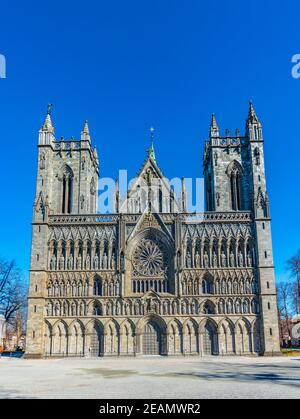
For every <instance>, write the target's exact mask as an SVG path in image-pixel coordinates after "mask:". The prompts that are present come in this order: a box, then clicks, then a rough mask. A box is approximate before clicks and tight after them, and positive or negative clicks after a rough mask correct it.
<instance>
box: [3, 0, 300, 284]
mask: <svg viewBox="0 0 300 419" xmlns="http://www.w3.org/2000/svg"><path fill="white" fill-rule="evenodd" d="M0 13H1V14H0V54H3V55H5V57H6V63H7V78H6V79H0V139H1V165H0V171H1V178H2V190H1V206H0V211H1V240H0V255H1V256H2V257H5V258H15V259H16V260H17V262H18V263H19V265H20V266H21V267H23V268H24V269H28V266H29V252H30V234H31V228H30V221H31V214H32V204H33V198H34V190H35V176H36V156H37V149H36V144H37V135H38V129H39V128H40V126H41V124H42V122H43V119H44V116H45V112H46V106H47V103H48V102H51V103H53V104H54V108H53V113H52V120H53V122H54V125H55V131H56V136H57V137H60V136H62V135H63V136H65V137H70V136H74V137H75V138H76V137H79V134H80V131H81V129H82V126H83V122H84V120H85V119H86V118H87V119H88V120H89V125H90V130H91V134H92V137H93V141H94V143H95V144H96V145H97V149H98V153H99V158H100V161H101V175H102V176H111V177H116V176H117V174H118V170H119V169H126V168H127V169H128V170H129V173H130V174H132V175H135V174H136V172H137V171H138V169H139V168H140V166H141V164H142V162H143V159H144V157H145V149H146V148H147V147H148V145H149V132H148V129H149V127H150V126H151V125H154V126H155V127H156V137H157V140H156V143H155V150H156V157H157V160H158V163H159V166H160V167H161V169H162V170H163V172H164V174H165V175H166V176H167V177H169V178H172V177H175V176H186V177H201V176H202V151H203V145H204V139H205V138H206V137H207V134H208V128H209V123H210V118H211V113H212V112H214V113H215V114H216V117H217V121H218V124H219V127H220V129H221V131H222V132H224V131H225V129H226V128H229V129H230V130H231V131H232V132H233V131H234V129H235V128H236V127H239V128H240V129H241V130H242V131H244V126H245V118H246V116H247V111H248V101H249V99H250V98H252V100H253V102H254V105H255V109H256V112H257V114H258V115H259V117H260V119H261V122H262V124H263V127H264V131H263V132H264V138H265V156H266V170H267V184H268V193H269V196H270V202H271V215H272V218H273V244H274V256H275V265H276V274H277V278H279V279H280V278H282V277H283V276H284V275H285V261H286V260H287V259H288V258H289V257H290V256H291V255H293V254H294V253H295V252H296V251H297V249H298V248H299V247H300V244H299V232H300V228H299V224H300V221H299V207H300V202H299V201H300V198H299V142H300V79H294V78H293V77H292V76H291V68H292V63H291V57H292V56H293V55H294V54H297V53H298V54H299V53H300V32H299V14H300V4H299V1H289V2H286V3H283V2H282V1H275V0H272V1H258V0H252V1H251V2H245V1H226V2H224V1H220V0H219V1H213V0H212V1H209V2H205V1H200V0H185V1H179V0H173V1H171V0H169V1H167V0H155V1H154V0H152V1H146V0H127V1H121V0H117V1H113V0H112V1H102V0H98V1H89V0H86V1H84V2H74V1H72V2H71V1H57V0H52V1H48V2H41V1H34V2H33V1H26V2H23V1H22V2H21V1H14V2H11V3H9V2H5V3H3V4H2V5H1V12H0Z"/></svg>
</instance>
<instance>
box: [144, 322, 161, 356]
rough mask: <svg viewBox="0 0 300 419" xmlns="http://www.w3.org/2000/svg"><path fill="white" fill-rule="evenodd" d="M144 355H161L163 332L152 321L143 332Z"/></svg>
mask: <svg viewBox="0 0 300 419" xmlns="http://www.w3.org/2000/svg"><path fill="white" fill-rule="evenodd" d="M143 354H144V355H160V354H161V332H160V328H159V327H158V325H157V324H156V323H154V322H153V321H150V322H148V323H146V324H145V326H144V330H143Z"/></svg>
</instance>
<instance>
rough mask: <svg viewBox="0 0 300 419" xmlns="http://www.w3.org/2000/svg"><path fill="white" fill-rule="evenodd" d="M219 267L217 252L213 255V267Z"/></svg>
mask: <svg viewBox="0 0 300 419" xmlns="http://www.w3.org/2000/svg"><path fill="white" fill-rule="evenodd" d="M217 266H218V258H217V254H216V252H214V253H213V267H214V268H216V267H217Z"/></svg>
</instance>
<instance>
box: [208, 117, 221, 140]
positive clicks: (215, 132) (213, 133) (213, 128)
mask: <svg viewBox="0 0 300 419" xmlns="http://www.w3.org/2000/svg"><path fill="white" fill-rule="evenodd" d="M219 135H220V132H219V127H218V124H217V121H216V118H215V114H212V116H211V123H210V130H209V136H210V138H212V137H219Z"/></svg>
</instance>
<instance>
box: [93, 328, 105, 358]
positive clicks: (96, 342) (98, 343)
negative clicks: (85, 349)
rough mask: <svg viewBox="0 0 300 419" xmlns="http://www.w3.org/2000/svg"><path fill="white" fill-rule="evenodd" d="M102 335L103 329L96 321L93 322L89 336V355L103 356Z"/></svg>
mask: <svg viewBox="0 0 300 419" xmlns="http://www.w3.org/2000/svg"><path fill="white" fill-rule="evenodd" d="M103 341H104V336H103V329H102V328H101V326H100V325H99V324H98V323H95V324H94V327H93V332H92V336H91V348H90V350H91V356H95V357H96V356H103V349H104V344H103V343H104V342H103Z"/></svg>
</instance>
